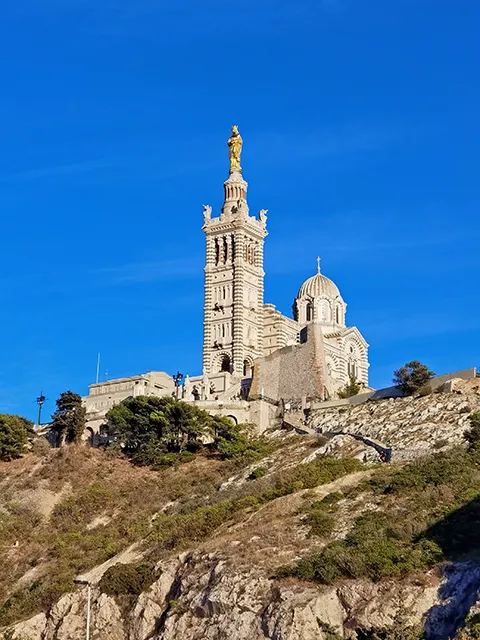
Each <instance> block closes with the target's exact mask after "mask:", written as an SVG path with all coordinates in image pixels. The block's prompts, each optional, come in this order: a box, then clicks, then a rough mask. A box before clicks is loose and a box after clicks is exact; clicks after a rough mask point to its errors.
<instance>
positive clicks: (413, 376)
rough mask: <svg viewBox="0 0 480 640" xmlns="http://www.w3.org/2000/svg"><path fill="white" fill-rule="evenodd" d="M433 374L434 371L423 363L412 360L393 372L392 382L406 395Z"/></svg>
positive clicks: (422, 384)
mask: <svg viewBox="0 0 480 640" xmlns="http://www.w3.org/2000/svg"><path fill="white" fill-rule="evenodd" d="M434 376H435V374H434V372H433V371H430V369H429V368H428V367H427V366H426V365H425V364H422V363H421V362H419V361H418V360H412V362H407V364H406V365H404V366H403V367H400V369H397V370H396V371H394V372H393V383H394V385H395V386H397V387H400V389H401V390H402V391H403V392H404V393H405V394H406V395H412V394H414V393H415V392H416V391H418V390H419V389H421V388H422V387H423V386H424V385H426V384H427V382H428V381H429V380H431V379H432V378H433V377H434Z"/></svg>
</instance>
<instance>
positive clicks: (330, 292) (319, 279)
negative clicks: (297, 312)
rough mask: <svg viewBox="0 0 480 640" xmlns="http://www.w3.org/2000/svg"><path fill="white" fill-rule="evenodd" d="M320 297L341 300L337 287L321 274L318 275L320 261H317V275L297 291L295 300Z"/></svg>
mask: <svg viewBox="0 0 480 640" xmlns="http://www.w3.org/2000/svg"><path fill="white" fill-rule="evenodd" d="M322 295H325V296H328V297H329V298H337V297H338V298H341V295H340V291H339V290H338V287H337V285H336V284H335V283H334V282H333V281H332V280H330V278H327V276H324V275H323V273H320V259H318V267H317V273H316V274H315V275H314V276H312V277H311V278H308V280H305V282H304V283H303V284H302V286H301V287H300V289H299V291H298V295H297V298H304V297H310V298H315V297H316V296H322Z"/></svg>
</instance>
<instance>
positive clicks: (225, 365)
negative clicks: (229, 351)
mask: <svg viewBox="0 0 480 640" xmlns="http://www.w3.org/2000/svg"><path fill="white" fill-rule="evenodd" d="M230 370H231V365H230V356H227V355H226V354H225V355H224V356H223V358H222V362H221V365H220V371H228V372H230Z"/></svg>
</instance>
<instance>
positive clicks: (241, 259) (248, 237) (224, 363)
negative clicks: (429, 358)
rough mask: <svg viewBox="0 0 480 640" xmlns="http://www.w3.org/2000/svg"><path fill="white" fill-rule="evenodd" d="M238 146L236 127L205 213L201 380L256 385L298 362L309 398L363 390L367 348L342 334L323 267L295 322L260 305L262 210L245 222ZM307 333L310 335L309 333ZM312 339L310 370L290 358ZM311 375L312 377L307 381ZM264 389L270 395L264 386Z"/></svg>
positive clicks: (298, 301) (339, 309)
mask: <svg viewBox="0 0 480 640" xmlns="http://www.w3.org/2000/svg"><path fill="white" fill-rule="evenodd" d="M242 144H243V141H242V138H241V136H240V133H239V131H238V128H237V127H233V129H232V136H231V138H230V140H229V142H228V145H229V148H230V175H229V177H228V179H227V180H226V182H225V183H224V195H225V197H224V204H223V207H222V210H221V212H220V215H219V216H218V217H213V216H212V209H211V207H209V206H204V224H203V231H204V232H205V237H206V264H205V306H204V342H203V369H204V372H205V373H206V374H207V375H208V376H210V377H211V376H215V377H217V376H218V374H219V373H222V372H228V373H230V374H231V375H232V377H233V378H235V379H242V378H247V379H248V378H252V379H253V380H255V377H256V369H259V371H258V376H260V375H261V373H262V370H263V372H264V373H265V375H266V376H267V378H268V375H267V373H266V371H267V370H268V369H269V368H270V369H272V366H271V363H272V362H274V361H278V363H279V366H280V364H281V361H282V359H283V360H285V364H287V361H292V362H291V363H290V366H292V363H293V362H294V361H296V360H298V361H299V364H298V365H297V366H300V363H301V366H304V367H307V368H311V367H312V366H313V365H314V367H315V372H316V373H317V374H318V375H319V377H321V385H320V384H319V385H317V386H316V387H315V388H313V390H314V391H316V392H318V393H316V395H318V396H319V397H321V398H331V397H334V396H335V394H336V392H337V391H338V389H339V388H340V387H342V386H344V385H345V383H346V382H347V381H348V379H349V377H350V376H355V377H356V378H357V380H358V381H359V382H360V383H361V384H362V385H363V386H365V387H368V344H367V343H366V341H365V339H364V338H363V336H362V334H361V333H360V331H359V330H358V329H357V328H356V327H347V325H346V308H347V305H346V304H345V302H344V300H343V298H342V296H341V294H340V291H339V289H338V287H337V286H336V284H335V283H334V282H333V281H332V280H330V279H329V278H327V276H326V275H324V274H323V273H322V272H321V269H320V259H318V260H317V262H318V266H317V270H316V273H314V274H313V275H312V277H311V278H308V280H306V281H305V282H304V283H303V284H302V285H301V286H300V288H299V290H298V293H297V295H296V297H295V300H294V304H293V318H289V317H287V316H285V315H283V314H282V313H280V312H279V311H278V310H277V309H276V308H275V306H274V305H272V304H265V302H264V298H263V292H264V277H265V273H264V270H263V251H264V242H265V237H266V236H267V210H265V209H262V210H260V212H259V214H258V215H257V216H252V215H250V210H249V206H248V201H247V190H248V184H247V182H246V181H245V179H244V178H243V173H242V167H241V151H242ZM310 325H314V326H315V327H312V330H311V331H310V332H309V331H308V330H307V329H308V327H309V326H310ZM313 328H315V329H316V331H313ZM309 334H310V335H311V336H312V339H314V340H315V341H316V343H317V344H316V347H317V348H316V350H315V358H316V361H315V363H312V362H311V361H310V362H307V361H306V359H305V358H302V357H297V358H295V357H292V355H291V354H294V353H295V352H298V354H300V353H302V349H301V345H302V343H303V342H304V341H306V340H307V336H308V335H309ZM313 336H315V337H314V338H313ZM275 354H276V355H275ZM282 356H284V357H283V358H282ZM304 360H305V361H304ZM269 365H270V366H269ZM295 368H296V367H295ZM315 372H314V371H313V370H312V371H311V373H312V375H314V373H315ZM272 375H273V374H272ZM222 386H223V385H222ZM266 386H268V387H269V388H271V387H272V385H271V381H270V382H269V381H268V379H267V380H265V385H263V387H264V388H265V387H266ZM308 387H309V389H312V386H311V385H309V386H308ZM320 387H321V388H320ZM292 391H293V389H292ZM303 395H305V394H303ZM307 395H308V394H307Z"/></svg>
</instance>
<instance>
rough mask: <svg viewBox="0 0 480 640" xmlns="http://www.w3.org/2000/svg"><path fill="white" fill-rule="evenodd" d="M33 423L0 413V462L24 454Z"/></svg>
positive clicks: (31, 433)
mask: <svg viewBox="0 0 480 640" xmlns="http://www.w3.org/2000/svg"><path fill="white" fill-rule="evenodd" d="M29 436H33V423H32V422H30V420H27V419H26V418H22V417H21V416H15V415H9V414H7V413H0V460H14V459H15V458H20V456H21V455H22V454H23V453H24V452H25V449H26V446H27V444H28V438H29Z"/></svg>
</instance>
